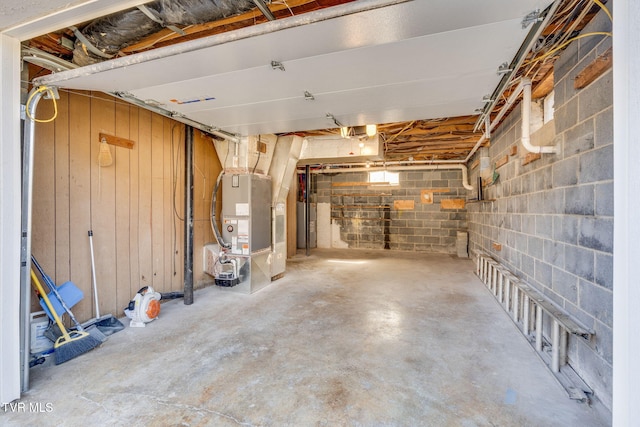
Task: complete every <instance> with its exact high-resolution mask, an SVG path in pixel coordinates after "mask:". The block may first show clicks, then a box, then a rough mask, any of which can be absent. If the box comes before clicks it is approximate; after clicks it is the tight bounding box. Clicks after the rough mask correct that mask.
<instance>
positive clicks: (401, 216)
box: [315, 170, 468, 254]
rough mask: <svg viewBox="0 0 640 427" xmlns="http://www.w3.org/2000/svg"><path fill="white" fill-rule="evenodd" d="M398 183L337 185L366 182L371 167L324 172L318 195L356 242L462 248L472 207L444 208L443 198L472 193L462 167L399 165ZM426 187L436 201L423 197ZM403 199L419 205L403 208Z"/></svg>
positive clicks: (353, 243)
mask: <svg viewBox="0 0 640 427" xmlns="http://www.w3.org/2000/svg"><path fill="white" fill-rule="evenodd" d="M399 173H400V175H399V180H400V182H399V185H398V186H394V187H391V186H366V185H364V186H363V185H354V186H334V185H333V184H336V183H347V182H350V183H366V182H368V174H367V172H355V173H338V174H318V175H317V178H316V179H317V181H316V189H317V190H316V199H315V200H316V201H317V202H318V203H330V204H331V218H332V221H334V222H335V223H337V224H339V225H340V235H341V240H342V241H344V242H346V243H347V244H348V245H349V247H350V248H365V249H390V250H403V251H417V252H440V253H451V254H454V253H456V237H457V232H458V231H467V213H466V209H453V210H452V209H442V208H441V206H440V201H441V200H442V199H457V198H462V199H464V198H466V195H467V193H468V192H467V190H465V189H464V187H463V186H462V172H461V171H460V170H411V171H399ZM426 189H448V190H449V191H448V192H442V193H434V200H433V204H423V203H421V192H422V190H426ZM397 200H402V201H409V200H411V201H413V203H414V209H410V210H397V209H395V208H394V202H395V201H397Z"/></svg>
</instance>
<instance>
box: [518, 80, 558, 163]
mask: <svg viewBox="0 0 640 427" xmlns="http://www.w3.org/2000/svg"><path fill="white" fill-rule="evenodd" d="M520 87H522V146H523V147H524V149H525V150H527V151H529V152H530V153H555V152H556V147H555V146H536V145H531V80H530V79H529V78H524V79H522V81H521V82H520V84H519V85H518V88H520Z"/></svg>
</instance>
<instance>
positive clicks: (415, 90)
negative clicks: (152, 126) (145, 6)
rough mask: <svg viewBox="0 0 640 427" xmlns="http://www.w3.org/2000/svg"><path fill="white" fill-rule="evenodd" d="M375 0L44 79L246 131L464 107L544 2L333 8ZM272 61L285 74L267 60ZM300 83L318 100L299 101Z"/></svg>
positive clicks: (491, 80) (484, 87)
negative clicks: (525, 20) (527, 18)
mask: <svg viewBox="0 0 640 427" xmlns="http://www.w3.org/2000/svg"><path fill="white" fill-rule="evenodd" d="M379 3H380V1H362V2H354V3H351V4H348V5H345V6H344V7H343V6H339V7H334V8H328V9H325V10H323V11H319V12H314V13H310V14H306V15H300V16H298V17H292V18H288V19H284V20H280V21H274V22H269V23H266V24H262V25H257V26H254V27H249V28H246V29H243V30H238V31H235V32H230V33H225V34H221V35H218V36H214V37H210V38H207V39H200V40H195V41H193V42H188V43H186V44H184V45H183V47H180V48H178V47H177V46H173V47H170V48H163V49H157V50H155V51H151V52H146V53H143V54H138V55H132V56H130V57H125V58H120V59H118V60H114V61H107V62H105V63H101V64H97V65H93V66H89V67H84V68H82V69H78V70H72V71H69V72H63V73H59V74H57V75H52V76H47V77H44V78H42V79H40V80H41V83H48V84H55V85H59V86H62V87H70V88H75V89H91V90H101V91H105V92H127V93H129V94H131V95H133V96H135V97H136V98H138V99H141V100H154V101H157V102H159V103H161V104H164V107H163V108H166V109H167V110H170V111H176V112H178V113H182V114H184V115H186V116H187V117H188V118H190V119H192V120H195V121H198V122H201V123H203V124H205V125H211V126H215V127H219V128H221V129H223V130H226V131H230V132H237V133H241V134H244V135H248V134H256V133H274V132H292V131H302V130H311V129H318V128H326V127H333V126H335V125H334V123H333V122H332V121H329V120H327V119H326V114H327V113H331V114H333V115H334V116H335V117H336V118H337V119H338V120H339V121H340V122H341V123H343V124H345V125H356V124H364V123H374V122H375V123H385V122H390V121H404V120H414V119H429V118H437V117H448V116H461V115H469V114H473V110H474V109H476V108H479V107H481V106H482V105H483V104H482V98H483V96H484V95H486V94H489V93H491V92H492V91H493V89H494V87H495V86H496V85H497V83H498V81H499V79H500V77H499V76H498V75H497V74H496V70H497V68H498V66H499V65H500V64H501V63H503V62H510V61H511V59H512V58H513V56H514V55H515V53H516V51H517V50H518V48H519V47H520V45H521V43H522V41H523V40H524V38H525V36H526V34H527V30H526V29H522V26H521V22H522V18H523V17H524V16H525V15H526V14H527V13H529V12H530V11H531V10H534V9H537V8H543V7H545V6H546V5H547V4H548V3H549V2H548V1H539V0H486V1H482V2H469V1H467V0H440V1H429V2H426V1H410V2H403V3H399V4H395V5H391V6H386V7H379V8H374V9H372V10H367V11H363V12H359V13H351V14H347V15H344V16H338V15H340V13H346V12H349V11H352V10H353V8H354V7H355V6H358V7H360V8H362V7H364V6H366V5H368V4H372V5H373V4H379ZM354 5H355V6H354ZM307 15H308V16H307ZM333 16H337V17H333ZM303 18H304V19H303ZM184 47H186V51H185V52H183V53H179V54H176V52H177V50H178V49H184ZM167 55H168V56H167ZM272 60H277V61H280V62H282V63H283V65H284V67H285V71H281V70H279V69H272V67H271V65H270V63H271V61H272ZM305 91H308V92H310V93H311V94H313V96H314V97H315V100H313V101H307V100H304V92H305Z"/></svg>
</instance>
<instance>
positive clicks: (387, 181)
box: [369, 171, 400, 185]
mask: <svg viewBox="0 0 640 427" xmlns="http://www.w3.org/2000/svg"><path fill="white" fill-rule="evenodd" d="M369 182H370V183H371V184H372V185H400V172H389V171H372V172H369Z"/></svg>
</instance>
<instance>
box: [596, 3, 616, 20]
mask: <svg viewBox="0 0 640 427" xmlns="http://www.w3.org/2000/svg"><path fill="white" fill-rule="evenodd" d="M591 1H592V2H594V3H595V4H597V5H598V7H600V9H602V10H603V11H604V13H606V14H607V16H608V17H609V19H610V20H611V21H613V16H611V12H610V11H609V9H607V7H606V6H605V5H604V4H602V2H601V1H600V0H591Z"/></svg>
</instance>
